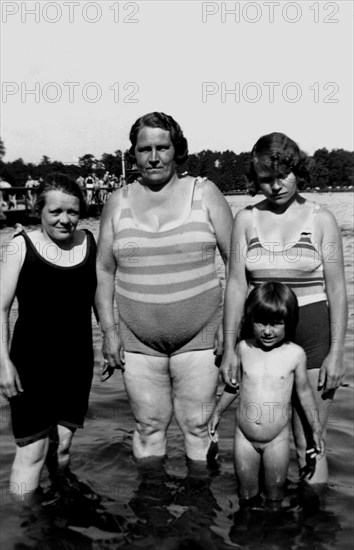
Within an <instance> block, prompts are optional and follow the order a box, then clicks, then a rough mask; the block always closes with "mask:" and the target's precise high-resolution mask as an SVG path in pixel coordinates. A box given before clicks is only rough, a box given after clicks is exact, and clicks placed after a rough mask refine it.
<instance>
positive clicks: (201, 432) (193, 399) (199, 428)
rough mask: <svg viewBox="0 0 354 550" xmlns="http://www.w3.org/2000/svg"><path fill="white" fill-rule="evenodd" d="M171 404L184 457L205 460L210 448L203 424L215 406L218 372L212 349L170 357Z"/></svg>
mask: <svg viewBox="0 0 354 550" xmlns="http://www.w3.org/2000/svg"><path fill="white" fill-rule="evenodd" d="M170 372H171V377H172V385H173V405H174V412H175V416H176V420H177V423H178V425H179V427H180V428H181V430H182V432H183V434H184V444H185V450H186V455H187V457H188V458H189V459H191V460H198V461H206V459H207V453H208V450H209V447H210V443H211V442H210V439H209V436H208V431H207V422H208V419H209V416H210V415H211V412H212V410H213V408H214V405H215V397H216V389H217V384H218V379H219V369H218V368H217V367H216V366H215V355H214V353H213V350H211V349H210V350H200V351H188V352H185V353H180V354H177V355H173V356H172V357H171V358H170Z"/></svg>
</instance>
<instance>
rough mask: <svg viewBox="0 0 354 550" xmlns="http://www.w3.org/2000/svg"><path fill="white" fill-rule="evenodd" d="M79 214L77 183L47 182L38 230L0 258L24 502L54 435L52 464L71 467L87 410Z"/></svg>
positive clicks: (84, 234) (88, 260)
mask: <svg viewBox="0 0 354 550" xmlns="http://www.w3.org/2000/svg"><path fill="white" fill-rule="evenodd" d="M84 208H85V201H84V198H83V196H82V192H81V190H80V188H79V187H78V185H77V184H76V183H75V182H73V181H71V180H70V179H69V178H67V177H66V176H65V175H61V174H53V175H52V176H49V177H48V178H47V179H46V181H45V182H43V183H42V184H41V185H40V187H39V188H38V192H37V194H36V209H37V212H38V214H39V215H40V218H41V227H40V228H39V229H35V230H34V231H32V232H29V233H28V234H27V233H26V232H25V231H21V232H20V233H19V234H18V235H16V236H15V237H14V239H13V240H12V241H11V242H10V243H8V246H7V251H6V249H5V251H4V254H3V257H2V263H1V270H2V274H1V296H2V303H1V323H2V326H4V327H5V326H8V323H9V313H10V309H11V305H12V303H13V300H14V298H15V297H16V298H17V301H18V318H17V321H16V325H15V328H14V333H13V337H12V343H11V350H10V351H9V345H8V344H9V342H8V340H7V341H5V339H2V340H1V362H0V389H1V391H2V394H3V395H4V396H5V397H6V398H7V399H8V400H9V403H10V408H11V416H12V427H13V432H14V436H15V440H16V455H15V459H14V462H13V465H12V469H11V475H10V491H11V492H12V493H13V494H14V496H16V495H17V496H19V497H20V498H22V499H24V498H28V497H29V495H31V494H33V493H34V492H36V489H37V488H38V486H39V482H40V475H41V471H42V468H43V465H44V463H45V459H46V456H47V451H48V446H49V436H50V434H51V432H52V430H57V432H58V434H57V435H58V437H59V446H58V449H57V457H56V458H57V460H56V462H57V464H56V466H57V467H58V468H59V469H64V468H65V467H67V466H68V464H69V450H70V445H71V441H72V437H73V434H74V432H75V430H76V428H78V427H82V426H83V422H84V417H85V414H86V410H87V406H88V398H89V392H90V388H91V381H92V375H93V347H92V329H91V311H92V306H93V302H94V294H95V289H96V270H95V260H96V244H95V240H94V238H93V235H92V234H91V233H90V232H89V231H87V230H81V229H77V225H78V222H79V219H80V214H81V213H82V212H83V211H84Z"/></svg>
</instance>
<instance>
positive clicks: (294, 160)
mask: <svg viewBox="0 0 354 550" xmlns="http://www.w3.org/2000/svg"><path fill="white" fill-rule="evenodd" d="M290 172H292V173H293V174H294V175H295V176H296V181H297V186H298V188H299V189H303V188H304V187H305V186H306V185H308V184H309V180H310V161H309V158H308V156H307V155H306V153H304V152H303V151H301V150H300V148H299V146H298V145H297V143H295V141H293V140H292V139H290V138H289V137H288V136H286V135H285V134H282V133H281V132H273V133H271V134H267V135H265V136H262V137H261V138H259V140H258V141H257V143H256V144H255V145H254V147H253V149H252V151H251V161H250V169H249V173H248V175H247V180H248V190H249V192H250V194H251V195H256V194H257V193H258V191H259V190H260V185H259V184H260V178H264V177H274V178H275V177H280V178H284V177H286V176H287V175H288V174H290Z"/></svg>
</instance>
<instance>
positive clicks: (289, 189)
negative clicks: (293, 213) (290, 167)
mask: <svg viewBox="0 0 354 550" xmlns="http://www.w3.org/2000/svg"><path fill="white" fill-rule="evenodd" d="M258 182H259V187H260V190H261V191H262V193H263V195H264V196H265V197H266V199H267V200H268V202H270V203H271V204H272V205H274V206H278V207H279V206H284V205H285V204H287V203H288V202H290V201H291V200H292V199H293V197H294V196H295V195H296V193H297V182H296V176H295V175H294V174H293V173H292V172H290V174H288V175H287V176H284V177H280V176H278V177H272V176H269V177H262V176H260V177H259V180H258Z"/></svg>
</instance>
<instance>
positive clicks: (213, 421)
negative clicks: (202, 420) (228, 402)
mask: <svg viewBox="0 0 354 550" xmlns="http://www.w3.org/2000/svg"><path fill="white" fill-rule="evenodd" d="M220 416H221V415H220V414H219V411H218V409H217V407H215V408H214V410H213V412H212V414H211V417H210V418H209V421H208V434H209V437H210V439H211V441H213V442H214V443H217V442H218V440H219V436H218V433H217V431H216V429H217V427H218V424H219V422H220Z"/></svg>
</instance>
